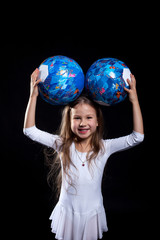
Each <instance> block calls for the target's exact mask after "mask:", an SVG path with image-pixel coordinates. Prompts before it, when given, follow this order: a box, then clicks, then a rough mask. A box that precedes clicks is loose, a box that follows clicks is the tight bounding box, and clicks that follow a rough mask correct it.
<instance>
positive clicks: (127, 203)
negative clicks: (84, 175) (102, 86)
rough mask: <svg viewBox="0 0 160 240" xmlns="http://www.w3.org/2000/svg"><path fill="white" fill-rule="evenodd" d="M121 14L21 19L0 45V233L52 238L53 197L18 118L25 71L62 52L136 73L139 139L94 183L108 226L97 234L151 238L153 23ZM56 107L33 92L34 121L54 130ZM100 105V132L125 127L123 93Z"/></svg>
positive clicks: (118, 132) (128, 116) (127, 112)
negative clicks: (1, 226)
mask: <svg viewBox="0 0 160 240" xmlns="http://www.w3.org/2000/svg"><path fill="white" fill-rule="evenodd" d="M132 16H133V15H132ZM134 16H135V14H134ZM130 17H131V15H130ZM128 18H129V17H127V16H126V17H125V16H124V15H123V19H121V21H117V22H113V21H111V20H110V21H108V20H107V18H106V22H105V23H104V19H101V18H99V20H95V21H94V22H92V21H91V22H89V23H87V25H86V23H85V21H83V24H82V22H81V21H80V24H79V25H78V24H77V22H74V18H71V19H70V18H69V19H67V20H66V19H64V21H63V23H61V24H60V25H61V28H60V27H57V28H55V25H54V28H53V26H51V27H50V28H49V29H48V28H45V26H43V25H42V26H40V29H38V30H37V25H36V24H34V26H33V25H32V26H29V27H28V28H30V31H27V26H25V27H24V29H23V31H22V33H20V28H19V29H18V35H17V33H15V36H16V38H15V37H14V34H13V35H12V39H10V40H9V41H8V39H7V41H6V42H5V43H4V44H3V45H1V52H2V51H5V58H4V59H5V67H6V68H7V69H6V68H4V69H5V73H7V75H5V77H4V80H3V81H2V87H3V91H2V90H1V91H2V101H1V110H2V114H1V121H2V124H1V126H2V131H1V132H2V139H3V143H2V155H3V163H5V166H4V167H3V168H2V173H3V175H2V176H3V181H2V183H4V184H3V186H4V190H5V193H4V195H3V196H5V197H4V200H5V204H4V208H5V216H4V217H5V219H6V221H5V222H6V224H7V229H6V230H5V234H6V236H7V234H10V233H11V234H13V235H14V236H15V237H16V239H23V238H24V237H26V238H35V239H38V238H40V239H41V237H42V236H43V237H42V238H43V239H45V240H50V239H54V234H52V233H50V221H49V220H48V218H49V216H50V213H51V211H52V209H53V207H54V206H55V204H56V199H55V197H54V196H52V194H51V191H50V189H49V187H48V185H47V181H46V175H47V170H48V169H47V168H46V167H45V166H44V156H43V146H41V145H39V144H37V143H33V142H32V141H31V140H29V139H28V138H26V137H25V136H24V135H23V120H24V114H25V109H26V105H27V101H28V97H29V86H30V75H31V73H32V72H33V71H34V69H35V68H36V67H38V66H39V65H40V63H41V62H42V61H43V60H44V59H45V58H47V57H50V56H54V55H64V56H68V57H71V58H73V59H74V60H76V61H77V62H78V63H79V64H80V66H81V67H82V69H83V71H84V73H85V74H86V72H87V70H88V68H89V67H90V65H91V64H92V63H93V62H94V61H96V60H97V59H100V58H103V57H115V58H118V59H120V60H122V61H124V62H125V63H126V64H127V65H128V67H129V68H130V69H131V71H132V73H133V74H134V75H135V77H136V80H137V91H138V96H139V101H140V105H141V109H142V114H143V118H144V128H145V140H144V142H143V143H142V144H140V145H139V146H137V147H136V148H133V149H131V150H128V151H125V152H121V153H116V154H114V155H113V156H111V157H110V159H109V160H108V163H107V166H106V169H105V174H104V179H103V185H102V190H103V197H104V206H105V209H106V215H107V221H108V228H109V232H108V233H105V234H104V239H105V238H106V239H116V238H117V237H123V238H125V239H132V237H133V238H134V237H138V236H141V237H143V239H144V237H146V236H149V235H151V236H152V237H153V235H154V233H155V230H156V224H155V222H156V218H155V213H156V211H157V205H156V199H157V197H156V193H157V191H156V185H157V173H156V169H157V160H156V158H157V156H158V155H157V154H156V151H155V150H156V139H155V136H156V134H155V133H156V131H157V130H156V129H157V128H158V127H157V123H156V119H157V118H158V111H157V110H158V108H156V105H155V104H154V102H155V98H156V93H155V92H156V89H153V87H152V83H153V81H154V80H156V79H155V78H154V76H153V71H155V68H156V66H155V62H154V54H155V52H156V51H157V50H158V49H157V46H156V44H155V41H154V39H155V38H154V39H153V37H152V36H153V32H154V29H153V28H152V27H153V25H152V26H150V27H149V25H148V22H146V21H144V20H141V21H140V22H139V21H138V22H135V21H132V23H130V22H128ZM71 22H74V24H76V30H75V29H74V28H72V27H70V26H71ZM102 22H103V24H102ZM127 23H128V24H127ZM54 24H55V23H54ZM56 24H58V23H56ZM39 25H41V24H40V23H39ZM34 28H35V30H34ZM33 30H34V31H33ZM17 36H18V37H17ZM6 76H7V78H6ZM61 109H62V107H57V106H52V105H49V104H47V103H46V102H44V101H43V100H42V99H41V98H40V97H38V103H37V113H36V124H37V127H39V128H40V129H42V130H45V131H48V132H55V131H56V129H57V128H58V126H59V123H60V118H61ZM102 110H103V114H104V118H105V123H106V124H105V126H106V136H107V137H108V138H113V137H119V136H122V135H125V134H128V133H130V132H131V131H132V108H131V104H130V102H129V101H128V99H126V100H125V101H124V102H123V103H121V104H118V105H116V106H114V107H102Z"/></svg>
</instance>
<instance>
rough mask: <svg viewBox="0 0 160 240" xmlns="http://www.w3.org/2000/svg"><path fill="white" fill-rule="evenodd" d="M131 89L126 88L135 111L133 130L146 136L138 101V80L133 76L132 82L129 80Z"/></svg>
mask: <svg viewBox="0 0 160 240" xmlns="http://www.w3.org/2000/svg"><path fill="white" fill-rule="evenodd" d="M127 82H128V84H129V86H130V89H128V88H125V87H124V89H125V91H126V92H128V94H129V100H130V102H131V103H132V109H133V130H134V131H135V132H138V133H142V134H144V128H143V118H142V113H141V109H140V105H139V101H138V95H137V91H136V79H135V77H134V75H133V74H131V81H129V79H128V80H127Z"/></svg>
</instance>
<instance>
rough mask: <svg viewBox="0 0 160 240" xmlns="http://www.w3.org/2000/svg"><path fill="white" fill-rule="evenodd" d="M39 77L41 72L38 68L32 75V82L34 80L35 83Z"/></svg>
mask: <svg viewBox="0 0 160 240" xmlns="http://www.w3.org/2000/svg"><path fill="white" fill-rule="evenodd" d="M38 75H39V70H38V68H36V69H35V70H34V72H33V73H32V75H31V80H32V81H33V82H35V81H36V80H37V77H38Z"/></svg>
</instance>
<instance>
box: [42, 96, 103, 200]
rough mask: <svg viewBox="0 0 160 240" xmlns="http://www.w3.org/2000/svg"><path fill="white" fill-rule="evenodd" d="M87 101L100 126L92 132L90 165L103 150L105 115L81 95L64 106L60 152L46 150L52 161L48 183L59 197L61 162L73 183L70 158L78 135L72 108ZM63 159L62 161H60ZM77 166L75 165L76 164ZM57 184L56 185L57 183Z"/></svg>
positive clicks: (48, 157) (47, 156)
mask: <svg viewBox="0 0 160 240" xmlns="http://www.w3.org/2000/svg"><path fill="white" fill-rule="evenodd" d="M80 103H85V104H88V105H90V106H91V107H93V108H94V109H95V111H96V115H97V120H98V126H97V128H96V131H95V132H94V133H93V134H92V137H91V142H90V145H91V150H90V152H88V154H87V160H88V163H89V167H90V165H91V162H92V160H93V159H95V158H96V157H97V155H98V153H99V151H101V150H103V143H102V138H103V115H102V111H101V109H100V106H99V105H98V104H97V103H95V102H93V101H92V100H90V99H89V98H88V97H86V96H80V97H79V98H78V99H76V100H75V101H74V102H71V103H69V104H68V105H67V106H65V107H64V109H63V112H62V121H61V124H60V128H59V136H60V138H61V139H62V145H61V147H60V153H59V154H57V155H56V157H54V155H55V152H53V151H51V152H49V153H47V152H45V155H46V159H47V161H48V160H49V161H48V162H49V163H50V164H49V165H50V170H49V173H48V177H47V180H48V183H49V185H51V186H52V188H54V190H55V189H56V192H57V197H58V196H59V194H60V189H61V184H62V169H61V164H63V171H64V174H65V176H68V179H69V183H70V185H72V178H71V176H70V175H69V167H70V165H71V164H72V165H73V166H74V164H73V163H72V160H71V158H70V146H71V144H72V142H74V141H75V139H76V136H75V134H74V133H73V132H72V130H71V109H72V108H74V107H75V106H76V105H77V104H80ZM60 158H61V160H62V163H61V161H60ZM74 167H75V166H74ZM54 183H55V184H56V186H55V184H54Z"/></svg>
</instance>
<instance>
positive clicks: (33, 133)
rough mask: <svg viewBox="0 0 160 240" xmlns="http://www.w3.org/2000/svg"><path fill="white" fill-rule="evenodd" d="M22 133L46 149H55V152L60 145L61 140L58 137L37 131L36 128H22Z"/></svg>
mask: <svg viewBox="0 0 160 240" xmlns="http://www.w3.org/2000/svg"><path fill="white" fill-rule="evenodd" d="M23 133H24V134H25V135H26V136H27V137H29V138H30V139H32V140H33V141H36V142H38V143H41V144H43V145H45V146H47V147H51V148H53V149H55V150H56V151H57V152H58V151H59V149H60V146H61V144H62V141H61V138H60V137H59V136H58V135H53V134H50V133H47V132H44V131H42V130H40V129H38V128H37V127H36V126H33V127H30V128H24V129H23Z"/></svg>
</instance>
